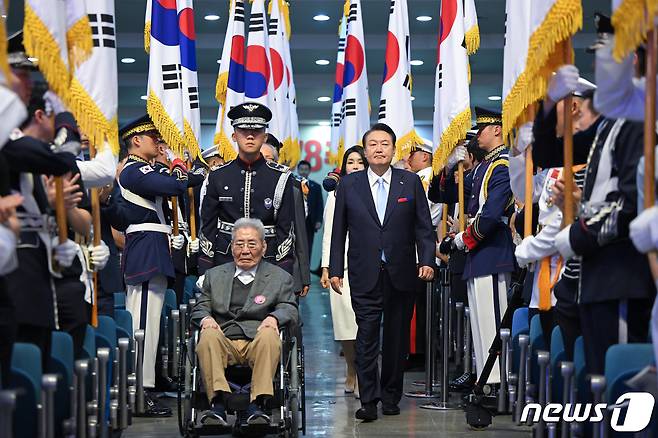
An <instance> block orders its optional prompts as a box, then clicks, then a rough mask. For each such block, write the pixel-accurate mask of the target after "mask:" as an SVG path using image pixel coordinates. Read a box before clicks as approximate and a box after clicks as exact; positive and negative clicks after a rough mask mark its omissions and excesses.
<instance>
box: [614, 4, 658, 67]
mask: <svg viewBox="0 0 658 438" xmlns="http://www.w3.org/2000/svg"><path fill="white" fill-rule="evenodd" d="M657 12H658V0H624V1H623V2H621V4H620V5H619V7H618V8H617V9H615V11H614V12H613V14H612V19H611V20H612V26H613V27H614V28H615V45H614V47H613V48H612V56H613V58H614V59H615V61H617V62H621V61H622V59H623V58H624V57H625V56H626V55H628V54H629V53H631V52H632V51H634V50H635V48H636V47H637V46H639V45H640V44H641V43H642V41H643V40H645V39H646V37H647V32H648V31H649V30H650V29H651V27H652V26H653V23H654V18H655V17H656V13H657Z"/></svg>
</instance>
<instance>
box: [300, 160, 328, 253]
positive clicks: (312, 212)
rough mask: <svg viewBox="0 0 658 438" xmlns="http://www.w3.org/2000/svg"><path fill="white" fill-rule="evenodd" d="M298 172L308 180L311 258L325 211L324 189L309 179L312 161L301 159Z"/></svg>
mask: <svg viewBox="0 0 658 438" xmlns="http://www.w3.org/2000/svg"><path fill="white" fill-rule="evenodd" d="M297 173H298V174H299V175H300V176H301V177H302V178H304V179H305V180H306V184H307V185H308V196H307V201H308V202H307V204H308V209H307V212H306V236H307V240H308V255H309V259H310V258H311V257H312V255H313V238H314V237H315V233H317V232H318V230H320V228H321V227H322V214H323V213H324V199H322V189H321V188H320V184H318V183H316V182H315V181H313V180H311V179H309V175H310V174H311V163H309V162H308V161H306V160H301V161H300V162H299V163H298V164H297Z"/></svg>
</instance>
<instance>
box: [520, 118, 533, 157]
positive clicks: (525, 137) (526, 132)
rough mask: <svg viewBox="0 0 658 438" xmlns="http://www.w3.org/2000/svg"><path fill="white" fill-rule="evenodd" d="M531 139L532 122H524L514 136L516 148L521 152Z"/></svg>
mask: <svg viewBox="0 0 658 438" xmlns="http://www.w3.org/2000/svg"><path fill="white" fill-rule="evenodd" d="M533 141H535V139H534V138H533V136H532V122H528V123H524V124H523V125H521V127H520V128H519V132H518V135H517V136H516V150H517V151H519V153H521V154H522V153H523V152H525V150H526V149H527V148H528V146H530V145H531V144H532V142H533Z"/></svg>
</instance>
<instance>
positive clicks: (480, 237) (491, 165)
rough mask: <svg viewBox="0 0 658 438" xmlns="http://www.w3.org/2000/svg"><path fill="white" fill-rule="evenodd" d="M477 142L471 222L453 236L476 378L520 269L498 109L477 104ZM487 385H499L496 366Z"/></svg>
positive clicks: (470, 206) (469, 214) (506, 161)
mask: <svg viewBox="0 0 658 438" xmlns="http://www.w3.org/2000/svg"><path fill="white" fill-rule="evenodd" d="M475 111H476V116H477V117H476V122H477V125H478V134H477V139H478V145H479V147H480V148H481V149H483V150H484V151H486V155H485V156H484V159H483V160H482V162H480V163H479V164H478V165H477V167H475V169H473V171H472V175H473V179H472V181H473V182H472V187H471V190H470V197H469V199H468V203H467V208H466V212H467V214H468V217H469V221H468V223H469V225H468V227H467V228H466V231H464V232H461V233H458V234H457V235H456V236H455V238H454V242H453V244H454V246H455V247H456V248H457V249H460V250H462V249H465V250H466V251H467V253H466V262H465V265H464V274H463V279H464V280H466V287H467V292H468V303H469V307H470V309H471V333H472V334H473V349H474V350H475V360H476V366H477V374H478V377H479V376H480V374H481V373H482V369H483V368H484V364H485V362H486V359H487V355H488V352H489V348H490V347H491V343H492V342H493V340H494V337H495V336H496V333H498V330H499V328H500V322H501V319H502V317H503V315H504V313H505V310H506V309H507V288H508V286H509V283H510V277H511V273H512V272H513V271H514V270H515V268H516V261H515V258H514V243H513V241H512V232H511V230H510V228H509V218H510V216H511V215H512V213H513V211H514V198H513V195H512V189H511V187H510V179H509V170H508V168H509V162H508V155H509V149H508V148H507V147H506V146H505V145H504V144H503V137H502V126H501V125H502V116H501V114H500V113H499V112H495V111H491V110H487V109H484V108H478V107H476V108H475ZM487 382H488V383H494V384H495V383H500V371H499V367H498V365H494V367H493V370H492V371H491V374H490V375H489V379H488V381H487Z"/></svg>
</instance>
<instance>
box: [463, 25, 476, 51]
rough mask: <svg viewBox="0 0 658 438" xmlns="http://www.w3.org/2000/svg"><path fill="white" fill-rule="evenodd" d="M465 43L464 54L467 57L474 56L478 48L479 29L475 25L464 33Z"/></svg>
mask: <svg viewBox="0 0 658 438" xmlns="http://www.w3.org/2000/svg"><path fill="white" fill-rule="evenodd" d="M464 40H465V41H466V52H467V53H468V54H469V55H472V54H474V53H475V52H477V51H478V49H479V48H480V27H479V26H478V25H477V24H476V25H475V26H473V27H471V28H470V29H468V30H467V31H466V34H465V35H464Z"/></svg>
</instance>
